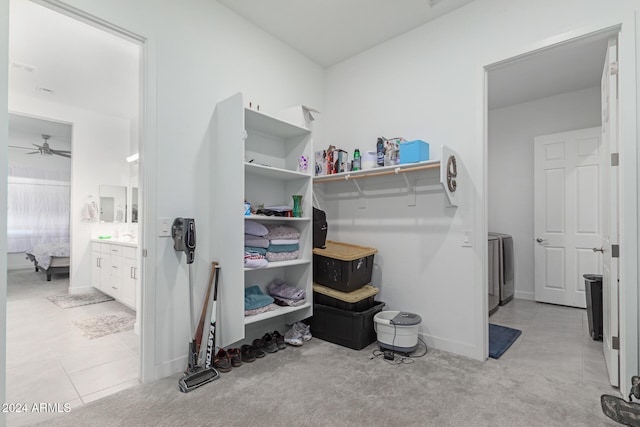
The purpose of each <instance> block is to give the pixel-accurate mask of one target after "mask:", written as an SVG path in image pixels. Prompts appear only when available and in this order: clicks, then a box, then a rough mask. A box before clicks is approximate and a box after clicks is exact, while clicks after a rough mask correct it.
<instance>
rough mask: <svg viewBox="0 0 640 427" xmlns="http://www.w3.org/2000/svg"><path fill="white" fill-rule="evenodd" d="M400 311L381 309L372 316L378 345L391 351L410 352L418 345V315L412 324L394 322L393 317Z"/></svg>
mask: <svg viewBox="0 0 640 427" xmlns="http://www.w3.org/2000/svg"><path fill="white" fill-rule="evenodd" d="M400 313H401V312H400V311H381V312H380V313H378V314H376V315H375V316H374V317H373V322H374V323H373V326H374V329H375V330H376V334H377V339H378V345H379V346H380V347H381V348H385V349H388V350H392V351H399V352H404V353H411V352H412V351H414V350H415V349H416V347H417V346H418V327H419V326H420V317H419V316H418V322H417V323H416V324H414V325H399V324H394V323H393V319H394V318H395V317H396V316H398V314H400Z"/></svg>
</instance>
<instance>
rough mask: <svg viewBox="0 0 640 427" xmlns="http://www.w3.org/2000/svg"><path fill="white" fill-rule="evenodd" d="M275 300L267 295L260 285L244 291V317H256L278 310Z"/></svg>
mask: <svg viewBox="0 0 640 427" xmlns="http://www.w3.org/2000/svg"><path fill="white" fill-rule="evenodd" d="M273 301H274V300H273V298H272V297H270V296H269V295H265V293H264V292H262V289H260V286H258V285H252V286H249V287H248V288H245V289H244V315H245V316H254V315H256V314H260V313H264V312H266V311H271V310H275V309H276V308H278V307H277V306H276V305H275V304H274V303H273Z"/></svg>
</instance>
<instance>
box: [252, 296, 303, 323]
mask: <svg viewBox="0 0 640 427" xmlns="http://www.w3.org/2000/svg"><path fill="white" fill-rule="evenodd" d="M309 307H311V303H310V302H307V303H305V304H303V305H300V306H298V307H278V308H277V309H275V310H272V311H267V312H265V313H260V314H256V315H254V316H245V318H244V324H245V325H250V324H252V323H256V322H261V321H263V320H267V319H271V318H274V317H278V316H283V315H285V314H289V313H294V312H296V311H300V310H306V309H308V308H309Z"/></svg>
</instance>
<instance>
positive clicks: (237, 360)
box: [227, 348, 242, 368]
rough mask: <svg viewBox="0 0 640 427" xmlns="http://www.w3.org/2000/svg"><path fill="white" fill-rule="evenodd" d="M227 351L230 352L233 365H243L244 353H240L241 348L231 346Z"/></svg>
mask: <svg viewBox="0 0 640 427" xmlns="http://www.w3.org/2000/svg"><path fill="white" fill-rule="evenodd" d="M227 353H228V354H229V358H230V359H231V366H233V367H234V368H237V367H238V366H242V354H241V353H240V349H239V348H230V349H229V351H227Z"/></svg>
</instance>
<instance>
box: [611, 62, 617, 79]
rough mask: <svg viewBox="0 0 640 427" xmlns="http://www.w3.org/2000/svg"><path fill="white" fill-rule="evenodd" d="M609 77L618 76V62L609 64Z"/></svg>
mask: <svg viewBox="0 0 640 427" xmlns="http://www.w3.org/2000/svg"><path fill="white" fill-rule="evenodd" d="M611 75H612V76H617V75H618V61H615V62H612V63H611Z"/></svg>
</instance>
